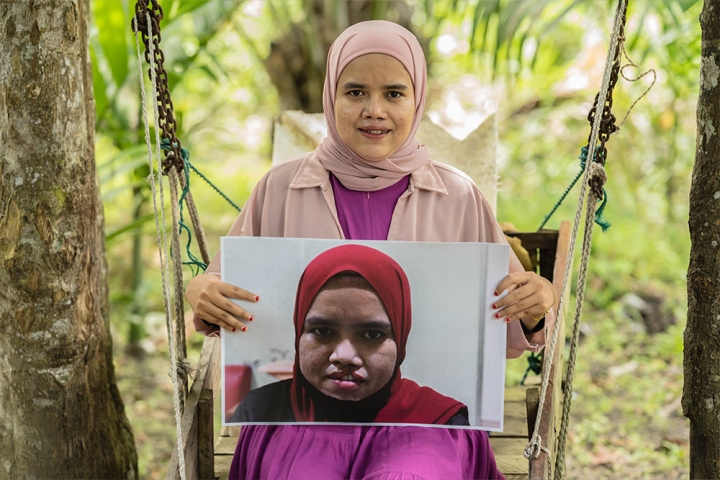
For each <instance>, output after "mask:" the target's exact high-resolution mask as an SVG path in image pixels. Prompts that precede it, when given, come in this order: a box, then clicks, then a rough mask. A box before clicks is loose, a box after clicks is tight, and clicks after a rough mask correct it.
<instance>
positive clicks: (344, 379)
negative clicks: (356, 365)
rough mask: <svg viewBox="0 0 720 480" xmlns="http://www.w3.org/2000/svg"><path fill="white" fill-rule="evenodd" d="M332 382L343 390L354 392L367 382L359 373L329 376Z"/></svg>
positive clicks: (338, 373) (336, 373) (339, 373)
mask: <svg viewBox="0 0 720 480" xmlns="http://www.w3.org/2000/svg"><path fill="white" fill-rule="evenodd" d="M328 378H330V381H331V382H332V383H333V385H335V386H336V387H337V388H339V389H341V390H354V389H356V388H358V387H359V386H360V384H361V383H363V382H364V381H365V377H363V376H362V375H360V374H358V373H357V372H349V373H346V372H333V373H331V374H330V375H328Z"/></svg>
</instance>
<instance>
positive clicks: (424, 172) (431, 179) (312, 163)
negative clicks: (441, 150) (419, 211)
mask: <svg viewBox="0 0 720 480" xmlns="http://www.w3.org/2000/svg"><path fill="white" fill-rule="evenodd" d="M410 180H411V181H410V188H409V190H410V193H412V191H413V189H414V188H419V189H421V190H428V191H431V192H437V193H440V194H442V195H448V191H447V189H446V188H445V183H444V182H443V181H442V179H441V178H440V174H439V173H438V171H437V169H436V168H435V166H434V165H433V162H432V161H430V162H428V163H426V164H425V165H423V166H422V167H420V168H418V169H417V170H415V171H414V172H413V173H411V174H410ZM315 187H320V188H321V189H322V190H323V191H324V190H327V189H328V188H330V175H328V171H327V170H325V167H323V166H322V164H321V163H320V161H319V160H318V158H317V155H315V153H314V152H312V153H310V154H309V155H307V156H306V157H305V158H304V159H303V160H302V162H301V163H300V167H299V168H298V171H297V173H295V176H294V177H293V179H292V182H290V188H291V189H293V190H300V189H303V188H315Z"/></svg>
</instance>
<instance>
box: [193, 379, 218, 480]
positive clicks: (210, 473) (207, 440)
mask: <svg viewBox="0 0 720 480" xmlns="http://www.w3.org/2000/svg"><path fill="white" fill-rule="evenodd" d="M197 418H198V477H200V479H201V480H206V479H209V480H212V479H214V478H215V467H214V463H213V462H214V459H213V440H214V438H213V423H214V422H213V391H212V389H210V388H203V389H202V390H201V391H200V398H199V399H198V413H197Z"/></svg>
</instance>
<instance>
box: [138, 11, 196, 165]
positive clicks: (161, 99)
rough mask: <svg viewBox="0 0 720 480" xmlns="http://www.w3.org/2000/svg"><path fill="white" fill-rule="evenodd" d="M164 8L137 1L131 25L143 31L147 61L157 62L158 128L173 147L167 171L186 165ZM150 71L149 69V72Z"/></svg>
mask: <svg viewBox="0 0 720 480" xmlns="http://www.w3.org/2000/svg"><path fill="white" fill-rule="evenodd" d="M148 15H149V17H150V22H151V23H152V25H151V26H152V30H150V31H151V32H152V39H150V38H149V37H148V33H147V32H148V28H147V27H148V25H147V18H148ZM163 16H164V15H163V10H162V7H161V6H160V4H159V3H158V1H157V0H138V2H137V3H135V17H134V18H133V20H132V22H131V25H132V29H133V32H135V33H136V34H137V33H140V35H141V38H142V41H143V44H144V45H145V61H146V62H147V63H148V64H149V63H150V62H151V61H152V62H153V63H154V64H155V72H156V81H157V87H158V88H157V91H156V92H155V95H157V103H158V108H159V112H158V113H159V125H156V126H155V127H156V128H160V129H161V130H162V138H163V139H167V140H169V141H170V149H169V150H165V160H163V162H162V165H163V173H165V175H167V172H168V170H169V169H170V168H171V167H172V166H174V167H175V170H176V171H177V172H181V171H182V170H183V168H184V167H185V164H184V162H183V159H182V155H181V151H182V145H181V144H180V140H179V139H178V138H177V136H176V135H175V132H176V131H177V122H176V121H175V114H174V110H173V103H172V99H171V98H170V88H169V87H168V74H167V71H166V70H165V54H164V53H163V51H162V50H161V49H160V40H161V36H160V21H161V20H162V19H163ZM151 40H152V43H153V47H154V48H153V52H154V53H153V57H154V58H152V59H151V58H150V49H149V48H148V47H149V44H150V41H151ZM148 75H149V72H148Z"/></svg>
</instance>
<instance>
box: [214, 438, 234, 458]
mask: <svg viewBox="0 0 720 480" xmlns="http://www.w3.org/2000/svg"><path fill="white" fill-rule="evenodd" d="M237 442H238V437H218V439H217V441H216V442H215V456H217V455H232V454H233V453H235V447H236V446H237Z"/></svg>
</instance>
